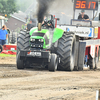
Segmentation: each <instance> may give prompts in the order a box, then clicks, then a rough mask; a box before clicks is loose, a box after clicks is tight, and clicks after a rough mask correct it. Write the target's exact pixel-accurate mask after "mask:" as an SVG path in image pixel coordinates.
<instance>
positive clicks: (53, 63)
mask: <svg viewBox="0 0 100 100" xmlns="http://www.w3.org/2000/svg"><path fill="white" fill-rule="evenodd" d="M57 60H58V59H57V55H56V54H51V60H50V62H49V65H48V69H49V71H53V72H55V71H56V70H57V66H58V61H57Z"/></svg>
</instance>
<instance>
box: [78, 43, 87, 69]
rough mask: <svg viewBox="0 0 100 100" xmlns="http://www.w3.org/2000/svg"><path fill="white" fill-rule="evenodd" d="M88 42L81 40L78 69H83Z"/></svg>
mask: <svg viewBox="0 0 100 100" xmlns="http://www.w3.org/2000/svg"><path fill="white" fill-rule="evenodd" d="M85 49H86V42H79V53H78V70H80V71H81V70H83V67H84V58H85Z"/></svg>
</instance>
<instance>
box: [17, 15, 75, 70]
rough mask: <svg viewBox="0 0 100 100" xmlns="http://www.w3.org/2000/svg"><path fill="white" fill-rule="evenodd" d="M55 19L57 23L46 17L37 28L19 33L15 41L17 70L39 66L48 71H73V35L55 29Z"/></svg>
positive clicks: (49, 16) (52, 18)
mask: <svg viewBox="0 0 100 100" xmlns="http://www.w3.org/2000/svg"><path fill="white" fill-rule="evenodd" d="M55 19H56V21H57V18H54V17H53V16H52V15H48V16H46V19H45V20H44V21H43V23H42V24H41V23H39V24H38V27H33V28H32V29H31V30H30V31H27V30H21V31H20V34H19V36H18V40H17V61H16V62H17V68H18V69H24V68H27V67H38V66H39V67H47V68H48V70H49V71H56V70H57V69H58V70H66V71H73V70H74V61H75V43H76V37H75V34H74V33H72V32H65V31H64V30H62V29H60V28H55V26H56V25H55V23H56V21H55ZM41 26H42V27H41ZM66 30H67V29H66Z"/></svg>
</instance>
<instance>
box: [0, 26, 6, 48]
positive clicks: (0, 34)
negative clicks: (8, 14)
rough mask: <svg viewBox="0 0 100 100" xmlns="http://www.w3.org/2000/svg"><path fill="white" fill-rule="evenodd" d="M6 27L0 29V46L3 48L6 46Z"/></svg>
mask: <svg viewBox="0 0 100 100" xmlns="http://www.w3.org/2000/svg"><path fill="white" fill-rule="evenodd" d="M6 29H7V27H6V26H5V25H3V26H2V28H1V29H0V44H1V45H2V46H3V45H4V44H6V39H7V38H8V33H7V30H6Z"/></svg>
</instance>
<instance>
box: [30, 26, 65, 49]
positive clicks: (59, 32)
mask: <svg viewBox="0 0 100 100" xmlns="http://www.w3.org/2000/svg"><path fill="white" fill-rule="evenodd" d="M34 32H37V33H41V34H42V33H45V34H46V35H47V38H48V39H49V38H50V33H49V30H48V29H42V30H41V31H38V28H37V27H36V28H33V29H31V30H30V33H29V34H30V36H31V35H32V34H33V33H34ZM63 33H64V31H63V30H62V29H59V28H55V30H54V33H53V38H52V43H55V42H56V41H57V40H58V39H60V38H61V37H62V35H63ZM32 38H33V39H43V41H44V45H43V48H44V49H47V48H48V46H50V44H47V45H46V42H45V39H44V37H42V36H31V37H30V40H31V39H32Z"/></svg>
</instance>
